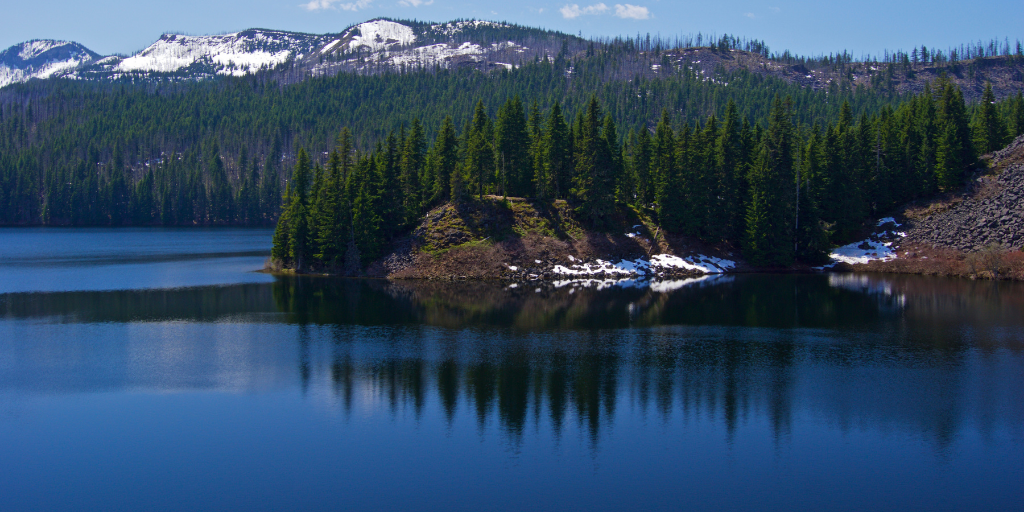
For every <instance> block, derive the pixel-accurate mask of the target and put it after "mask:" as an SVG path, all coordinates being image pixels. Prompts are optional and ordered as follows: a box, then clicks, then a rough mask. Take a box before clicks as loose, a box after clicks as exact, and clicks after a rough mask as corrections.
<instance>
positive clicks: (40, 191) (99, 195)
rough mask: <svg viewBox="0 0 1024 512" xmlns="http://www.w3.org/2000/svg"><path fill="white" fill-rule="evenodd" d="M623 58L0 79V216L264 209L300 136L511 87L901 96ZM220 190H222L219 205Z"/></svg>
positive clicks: (245, 215) (705, 111)
mask: <svg viewBox="0 0 1024 512" xmlns="http://www.w3.org/2000/svg"><path fill="white" fill-rule="evenodd" d="M619 57H620V56H617V54H615V53H614V52H597V53H596V54H594V55H587V54H586V53H583V54H581V55H579V56H573V55H562V54H561V53H560V54H559V55H558V56H556V58H554V59H553V60H548V59H544V60H540V61H537V62H532V63H527V64H526V65H524V66H521V67H517V68H515V69H512V70H507V71H495V72H492V73H487V74H485V73H481V72H478V71H475V70H441V71H436V72H428V71H418V72H410V73H402V74H387V75H380V76H363V75H358V74H351V73H341V74H338V75H336V76H333V77H319V78H312V79H309V80H305V81H303V82H301V83H297V84H291V85H287V86H283V85H281V84H277V83H274V82H270V81H264V80H263V78H264V77H260V76H250V77H241V78H225V79H223V80H216V81H211V82H208V83H198V84H125V83H113V84H108V83H91V82H76V81H37V82H30V83H26V84H20V85H15V86H10V87H6V88H4V89H3V90H2V91H0V225H12V224H14V225H26V224H27V225H32V224H45V225H152V224H171V225H196V224H199V225H210V224H244V225H250V224H257V225H258V224H265V223H268V222H272V221H273V220H274V219H275V218H276V216H277V212H278V211H279V208H278V206H279V205H280V202H279V199H274V198H275V197H277V198H279V197H280V189H281V188H282V187H283V185H284V180H286V179H288V174H289V173H290V169H291V168H293V167H294V163H295V161H296V156H297V152H298V148H299V147H305V148H307V149H308V150H309V152H310V158H311V159H312V161H316V162H319V163H321V164H324V163H325V158H326V156H327V154H329V152H330V148H331V147H332V146H333V144H334V143H333V139H334V138H335V137H336V135H337V132H338V129H339V128H340V127H341V126H348V127H349V129H350V132H351V134H352V140H353V147H354V148H356V149H359V150H360V151H363V152H366V151H371V150H373V148H374V145H375V143H376V141H378V140H384V139H385V138H386V137H387V136H388V134H389V133H391V132H397V131H398V130H399V129H400V127H401V126H402V125H403V124H408V120H409V118H410V117H413V116H414V117H418V118H420V120H421V122H422V125H423V128H424V130H425V131H426V136H427V137H428V138H429V139H431V140H433V138H435V137H436V135H437V133H436V131H435V130H437V129H439V127H440V126H441V122H442V120H443V119H444V118H445V117H447V116H449V115H451V116H452V117H453V118H457V119H461V118H465V117H471V116H472V115H473V113H474V111H475V107H476V103H477V102H478V101H477V100H480V101H482V102H483V103H484V106H485V109H486V110H487V111H488V112H494V111H495V110H496V109H497V108H498V107H499V106H500V105H501V104H502V103H503V102H504V101H505V100H506V99H507V98H509V97H513V96H515V95H519V96H520V97H523V98H533V100H534V101H535V102H537V103H538V105H539V107H540V108H541V109H542V110H544V111H547V110H549V109H550V108H551V107H552V106H553V105H554V104H555V103H558V104H559V105H560V107H561V108H562V109H563V110H564V111H567V112H576V111H578V110H582V109H583V108H585V107H586V104H587V101H588V99H589V97H590V95H591V94H596V95H597V97H598V99H599V100H600V102H601V105H602V107H603V110H604V111H605V112H607V113H610V114H612V117H613V118H614V119H615V120H616V123H618V125H619V126H626V127H630V128H632V129H634V130H638V131H639V130H640V129H641V128H642V127H644V126H647V125H648V124H649V123H650V122H651V120H655V119H657V118H658V116H659V113H660V112H661V110H663V109H667V110H669V111H670V112H673V115H675V116H677V118H680V119H685V120H688V121H689V122H692V121H693V120H695V119H705V118H706V117H707V116H708V115H711V114H715V115H718V116H721V115H723V113H724V109H725V106H726V104H727V103H728V102H729V101H730V100H731V101H732V102H733V103H735V105H736V109H737V111H738V113H739V115H740V116H741V117H742V118H746V119H747V120H749V121H750V122H752V123H758V122H761V123H763V122H764V121H765V119H767V115H768V106H769V105H770V104H771V99H772V97H773V96H775V95H781V96H789V97H791V98H792V100H793V102H794V110H795V111H796V112H797V118H796V122H799V123H813V122H815V121H819V122H821V121H824V120H826V119H830V118H834V117H835V116H836V115H837V114H838V109H839V104H838V103H837V101H839V100H845V101H848V102H849V103H850V105H851V107H852V108H853V110H854V112H857V113H860V112H876V111H877V110H878V109H879V108H881V106H882V105H886V104H890V103H892V102H894V101H896V100H897V98H894V97H888V96H885V95H878V94H874V93H871V92H870V91H857V90H846V91H839V90H837V91H834V92H831V93H826V92H823V91H814V90H811V89H804V88H801V87H799V86H798V85H795V84H791V83H788V82H786V81H784V80H781V79H777V78H772V77H768V76H764V75H760V74H757V73H754V72H750V71H746V70H738V71H735V72H730V73H726V74H722V75H719V76H716V78H715V79H714V80H710V79H708V78H707V77H704V76H702V75H700V74H699V73H697V72H696V71H693V72H690V71H685V70H681V71H679V72H678V73H671V74H665V75H658V76H649V74H643V73H641V71H642V70H643V69H647V70H648V71H649V68H650V65H649V63H643V62H641V63H634V64H635V66H634V65H633V64H630V66H633V67H630V66H625V67H624V65H623V63H622V62H620V59H619ZM645 62H646V61H645ZM214 149H215V151H214ZM243 153H244V154H243ZM214 154H217V155H219V156H220V160H221V163H220V164H217V163H216V162H214V159H213V158H212V157H211V155H214ZM254 169H255V171H254ZM222 171H223V172H222ZM253 172H255V176H254V175H253ZM225 185H226V187H225ZM561 185H564V184H561ZM226 189H230V190H226ZM254 190H259V191H261V192H259V193H256V194H254V193H253V191H254ZM254 195H255V196H258V198H259V200H258V201H255V200H254V199H252V197H251V196H254ZM227 196H230V197H231V199H230V200H227V199H224V198H225V197H227ZM213 197H220V198H221V199H220V200H219V201H220V203H219V204H218V205H214V204H213V199H211V198H213ZM228 203H230V205H228ZM133 205H134V206H133ZM221 205H228V206H221ZM215 210H221V211H222V213H219V214H213V213H211V212H214V211H215ZM223 212H231V213H232V215H227V214H226V213H223Z"/></svg>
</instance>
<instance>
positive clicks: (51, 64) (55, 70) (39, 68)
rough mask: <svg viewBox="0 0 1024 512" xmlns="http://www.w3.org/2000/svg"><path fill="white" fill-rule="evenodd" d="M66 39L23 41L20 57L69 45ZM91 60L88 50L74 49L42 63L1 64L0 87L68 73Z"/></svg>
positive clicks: (35, 54)
mask: <svg viewBox="0 0 1024 512" xmlns="http://www.w3.org/2000/svg"><path fill="white" fill-rule="evenodd" d="M69 44H71V43H68V42H66V41H54V40H36V41H29V42H27V43H23V44H22V45H21V48H20V51H19V53H18V58H20V59H21V60H23V61H27V60H31V59H35V58H37V57H39V56H40V55H42V54H43V53H46V52H48V51H50V50H52V49H54V48H60V47H62V46H66V45H69ZM90 60H91V57H90V56H89V54H88V52H79V51H73V52H72V53H71V54H70V56H69V57H67V58H65V59H60V60H56V59H54V60H49V61H46V62H43V63H41V64H38V63H37V64H24V65H23V66H24V67H19V66H17V65H14V66H9V65H4V64H0V87H5V86H8V85H11V84H14V83H19V82H27V81H29V80H31V79H33V78H39V79H46V78H52V77H55V76H62V75H67V74H68V73H69V72H71V71H73V70H74V69H75V68H77V67H79V66H81V65H82V64H85V63H87V62H89V61H90Z"/></svg>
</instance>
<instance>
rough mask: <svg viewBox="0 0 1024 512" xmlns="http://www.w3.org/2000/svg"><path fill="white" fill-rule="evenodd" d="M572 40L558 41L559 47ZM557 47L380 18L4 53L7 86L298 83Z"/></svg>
mask: <svg viewBox="0 0 1024 512" xmlns="http://www.w3.org/2000/svg"><path fill="white" fill-rule="evenodd" d="M564 37H566V36H564V35H561V34H558V35H557V40H558V41H559V42H560V41H561V40H562V38H564ZM555 40H556V35H555V34H554V33H550V32H546V31H541V30H536V29H526V28H521V27H514V26H511V25H505V24H500V23H493V22H487V21H457V22H450V23H442V24H427V23H419V22H397V21H392V20H388V19H375V20H370V21H367V22H364V23H360V24H358V25H354V26H351V27H349V28H347V29H345V30H343V31H342V32H340V33H337V34H322V35H321V34H303V33H297V32H283V31H275V30H263V29H250V30H245V31H242V32H237V33H233V34H223V35H212V36H187V35H177V34H164V35H163V36H161V37H160V39H158V40H157V41H156V42H154V43H153V44H151V45H150V46H149V47H147V48H145V49H144V50H142V51H140V52H138V53H136V54H134V55H131V56H129V57H120V56H108V57H101V56H99V55H97V54H96V53H94V52H91V51H89V50H88V49H87V48H85V47H84V46H82V45H80V44H77V43H68V42H59V41H30V42H27V43H22V44H20V45H15V46H12V47H11V48H10V49H8V50H6V51H5V52H3V53H2V54H0V87H3V86H5V85H8V84H11V83H16V82H25V81H27V80H29V79H32V78H44V79H45V78H52V77H65V78H72V79H84V80H112V79H115V80H116V79H123V78H128V79H132V80H137V79H141V80H149V79H152V80H176V81H181V80H203V79H208V78H212V77H214V76H217V75H232V76H243V75H246V74H250V73H257V72H269V73H275V72H277V73H279V75H280V76H279V77H278V78H280V79H283V80H284V81H289V82H290V81H296V80H302V79H304V78H306V77H309V76H322V75H333V74H336V73H339V72H342V71H356V72H361V73H378V72H386V71H396V70H401V69H416V68H428V69H434V68H451V67H462V66H473V67H476V68H479V69H482V70H488V69H496V68H509V67H512V66H513V65H514V64H515V63H518V62H521V61H523V60H524V59H526V58H531V59H532V58H533V57H535V56H538V55H545V54H547V52H546V50H543V49H542V48H540V47H543V48H548V47H550V46H551V45H553V44H555V43H553V41H555ZM533 42H537V43H540V44H537V45H534V44H532V43H533ZM531 47H536V48H535V49H531Z"/></svg>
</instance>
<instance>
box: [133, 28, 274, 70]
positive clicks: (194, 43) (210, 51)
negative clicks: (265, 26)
mask: <svg viewBox="0 0 1024 512" xmlns="http://www.w3.org/2000/svg"><path fill="white" fill-rule="evenodd" d="M275 36H276V35H275ZM283 39H284V40H283V41H281V40H280V38H279V37H271V36H268V35H267V34H264V33H256V34H254V35H252V36H240V34H239V33H235V34H226V35H222V36H180V35H165V36H163V37H161V38H160V40H159V41H157V42H155V43H153V44H152V45H150V46H149V47H148V48H146V49H145V50H142V51H141V52H139V53H137V54H135V55H133V56H131V57H128V58H126V59H124V60H122V61H121V62H120V63H119V64H118V65H117V66H115V70H116V71H121V72H140V71H141V72H157V73H173V72H175V71H179V70H181V69H184V68H187V67H189V66H191V65H192V64H194V63H196V62H200V61H207V62H209V63H211V64H213V65H214V67H215V68H216V73H217V74H222V75H234V76H242V75H245V74H247V73H251V72H255V71H258V70H260V69H261V68H268V69H270V68H274V67H276V66H278V65H280V64H283V63H284V62H286V61H287V60H288V59H289V57H291V55H292V52H291V50H289V49H282V50H279V51H268V50H265V49H257V47H258V46H264V45H268V44H269V45H274V43H281V42H284V43H290V42H291V39H290V38H288V37H287V36H285V37H284V38H283Z"/></svg>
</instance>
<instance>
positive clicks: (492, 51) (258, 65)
mask: <svg viewBox="0 0 1024 512" xmlns="http://www.w3.org/2000/svg"><path fill="white" fill-rule="evenodd" d="M1020 47H1021V46H1020V44H1019V43H1018V44H1017V51H1016V53H1014V52H1013V51H1011V49H1010V46H1009V44H1008V43H1006V44H1003V43H1000V42H999V41H995V40H994V41H993V42H992V43H991V44H989V45H988V46H985V45H983V44H981V43H980V42H979V43H977V44H974V43H971V44H968V45H966V46H960V47H959V48H955V47H954V48H950V49H948V50H947V51H946V52H943V51H936V50H935V49H932V50H931V51H928V50H926V49H925V47H921V49H920V52H919V51H918V49H916V48H915V49H913V51H911V52H909V53H907V52H902V51H897V52H887V53H886V55H885V57H884V58H883V59H882V60H881V61H879V59H877V58H874V59H872V58H864V59H862V60H859V61H858V60H854V59H853V57H852V55H851V54H850V53H848V52H845V51H844V52H841V53H837V54H831V53H830V54H828V55H825V54H820V55H819V56H817V57H801V56H795V55H792V54H790V53H789V52H788V51H784V52H781V53H779V52H774V53H772V52H769V51H768V47H767V46H766V45H765V44H764V42H763V41H758V40H747V39H742V40H741V39H737V38H735V37H732V36H729V35H724V36H722V37H720V38H717V39H712V38H708V37H702V36H701V35H700V34H698V35H697V36H696V38H693V37H688V38H684V39H682V40H680V39H676V40H672V41H669V40H661V39H659V38H653V39H652V38H651V37H650V36H648V37H646V38H640V37H637V38H636V39H632V38H626V39H622V38H615V39H603V40H586V39H582V38H579V37H576V36H573V35H569V34H564V33H560V32H554V31H549V30H542V29H537V28H529V27H523V26H519V25H513V24H507V23H496V22H491V21H479V20H457V21H451V22H447V23H428V22H419V21H408V20H403V21H396V20H390V19H385V18H378V19H373V20H370V21H366V22H363V23H359V24H356V25H353V26H350V27H348V28H346V29H345V30H342V31H341V32H339V33H333V34H305V33H300V32H285V31H279V30H266V29H249V30H244V31H242V32H237V33H232V34H222V35H210V36H189V35H179V34H164V35H163V36H161V37H160V38H159V39H158V40H157V41H156V42H154V43H153V44H151V45H150V46H149V47H147V48H145V49H143V50H142V51H140V52H138V53H136V54H134V55H131V56H128V57H124V56H117V55H111V56H106V57H102V56H100V55H97V54H96V53H95V52H92V51H90V50H89V49H87V48H85V47H84V46H82V45H80V44H78V43H72V42H63V41H50V40H37V41H29V42H27V43H22V44H18V45H15V46H12V47H11V48H9V49H7V50H6V51H4V52H3V53H0V88H2V87H4V86H7V85H10V84H13V83H19V82H26V81H28V80H31V79H33V78H40V79H46V78H59V77H65V78H71V79H82V80H89V81H106V82H110V81H125V80H126V81H130V82H153V83H155V82H190V81H203V80H209V79H211V78H215V77H217V76H244V75H247V74H253V75H260V76H262V77H264V78H268V79H271V80H274V81H277V82H279V83H286V84H287V83H296V82H302V81H305V80H307V79H309V78H311V77H317V76H333V75H336V74H338V73H342V72H346V73H357V74H362V75H374V74H381V73H392V72H398V73H401V72H406V71H413V70H417V69H426V70H435V69H466V68H468V69H477V70H480V71H485V72H486V71H492V70H502V69H510V68H513V67H518V66H520V65H522V64H524V63H528V62H533V61H540V60H544V59H545V58H547V59H551V60H554V59H557V58H564V59H567V60H568V61H572V62H577V63H578V62H579V61H580V59H589V58H591V57H594V56H595V55H596V56H597V60H598V61H600V62H599V63H598V64H599V68H600V69H601V72H602V73H603V74H604V79H605V80H615V81H630V80H635V79H637V78H647V79H657V78H659V77H665V76H672V75H679V74H680V73H682V72H684V71H687V70H688V71H691V72H693V73H694V74H696V75H698V76H700V77H701V79H702V80H705V81H715V80H719V81H724V79H725V77H727V76H728V75H729V73H730V72H732V71H735V70H737V69H743V70H747V71H750V72H753V73H755V74H758V75H762V76H770V77H774V78H780V79H783V80H785V81H787V82H789V83H792V84H795V85H799V86H800V87H804V88H807V89H813V90H823V91H828V92H829V93H830V94H836V93H841V92H843V90H844V89H845V90H854V89H857V88H861V87H863V88H866V89H870V90H873V91H878V92H882V93H884V94H889V95H893V94H904V93H915V94H916V93H920V92H922V91H923V90H924V84H925V83H926V82H934V81H935V80H936V79H938V78H939V77H940V76H943V75H946V76H948V77H949V78H950V79H951V80H952V81H953V82H954V83H955V84H956V85H958V86H959V87H960V88H961V89H962V90H963V92H964V96H965V98H966V99H967V100H968V101H972V102H973V101H977V100H978V99H979V98H980V96H981V93H982V91H983V89H984V85H985V83H986V82H991V83H992V85H993V91H994V93H995V96H996V98H1000V99H1001V98H1005V97H1008V96H1011V95H1014V94H1016V93H1017V91H1019V90H1020V89H1021V83H1022V80H1024V78H1022V77H1024V55H1022V54H1021V53H1020V52H1021V50H1020ZM591 60H592V61H593V59H591ZM572 65H575V64H572ZM572 65H571V66H570V68H569V70H568V71H567V74H571V73H572V72H573V68H572Z"/></svg>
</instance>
